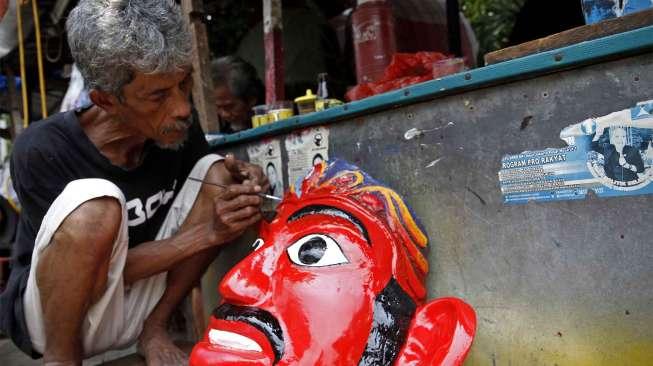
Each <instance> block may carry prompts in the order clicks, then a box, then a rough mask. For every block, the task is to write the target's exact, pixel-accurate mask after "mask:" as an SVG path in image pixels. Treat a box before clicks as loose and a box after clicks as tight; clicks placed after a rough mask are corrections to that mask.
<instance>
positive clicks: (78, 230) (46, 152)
mask: <svg viewBox="0 0 653 366" xmlns="http://www.w3.org/2000/svg"><path fill="white" fill-rule="evenodd" d="M66 28H67V29H66V30H67V33H68V44H69V45H70V48H71V53H72V55H73V57H74V59H75V62H76V64H77V65H78V67H79V69H80V71H81V73H82V75H83V77H84V80H85V81H86V83H87V87H88V89H89V97H90V99H91V101H92V102H93V105H91V106H89V107H87V108H85V109H80V110H71V111H69V112H65V113H59V114H56V115H54V116H52V117H50V118H48V119H47V120H45V121H41V122H37V123H34V124H32V125H31V126H30V127H29V128H28V129H26V130H25V131H24V132H23V134H22V135H21V136H20V137H19V138H18V139H17V141H16V144H15V146H14V151H13V159H12V164H11V167H12V178H13V182H14V185H15V188H16V191H17V193H18V197H19V199H20V202H21V204H22V207H23V211H22V214H21V217H20V223H19V227H18V232H17V238H16V243H15V246H14V251H13V253H14V262H13V268H12V273H11V278H10V280H9V283H8V286H7V289H6V290H5V291H4V292H3V293H2V297H0V328H2V329H3V331H5V332H6V333H7V334H8V335H10V336H11V337H12V339H13V341H14V342H15V343H16V344H17V345H18V346H19V347H20V348H21V349H22V350H23V351H25V352H26V353H28V354H30V355H32V356H33V357H38V356H39V354H42V355H43V358H44V360H43V361H44V363H45V364H46V365H81V364H82V359H84V358H87V357H90V356H93V355H96V354H100V353H103V352H105V351H107V350H112V349H118V348H124V347H127V346H129V345H131V344H133V343H135V342H136V341H138V344H139V349H140V351H141V353H142V354H143V355H144V357H145V359H146V361H147V364H148V365H162V364H165V365H184V364H186V363H187V357H186V355H185V354H184V353H182V351H181V350H179V349H178V348H176V347H175V346H174V344H173V343H172V341H171V339H170V337H169V336H168V334H167V330H166V327H167V322H168V319H169V317H170V315H171V313H172V311H173V310H174V308H175V307H176V306H177V305H178V304H179V302H180V301H181V300H182V299H183V297H184V296H185V295H186V294H187V293H188V292H189V291H190V289H191V288H192V286H193V285H194V284H195V283H196V282H197V281H198V280H199V278H200V276H201V275H202V273H203V272H204V270H205V269H206V268H207V266H208V265H209V263H211V262H212V261H213V259H214V258H215V256H216V255H217V253H218V250H219V249H220V246H221V245H223V244H225V243H227V242H230V241H232V240H233V239H235V238H236V237H238V236H239V235H240V234H241V233H242V232H243V231H244V230H245V229H246V228H248V227H250V226H251V225H253V224H254V223H256V222H257V221H258V220H259V219H260V217H261V216H260V210H259V206H260V203H261V199H260V197H259V196H258V194H257V193H258V192H260V191H261V190H267V189H268V183H267V179H266V178H265V177H264V175H263V173H262V171H261V169H260V168H257V167H255V166H252V165H249V164H246V163H244V162H240V161H237V160H235V159H234V158H233V157H227V158H226V159H223V158H222V157H220V156H218V155H213V154H208V152H209V148H208V145H207V143H206V140H205V139H204V135H203V132H202V131H201V129H200V127H199V125H198V123H197V122H195V121H193V118H192V117H191V105H190V103H189V97H190V90H191V66H190V60H191V38H190V33H189V31H188V29H187V24H185V22H184V20H183V17H182V14H181V11H180V8H179V6H178V5H177V4H176V3H175V1H174V0H112V1H106V0H82V1H80V2H79V3H78V4H77V5H76V7H75V8H74V9H73V10H72V11H71V13H70V15H69V17H68V20H67V23H66ZM189 177H192V178H194V179H203V180H206V181H210V182H213V183H218V184H222V185H225V186H227V187H226V189H225V188H221V187H217V186H212V185H202V184H201V183H198V182H196V181H191V180H189V179H188V178H189Z"/></svg>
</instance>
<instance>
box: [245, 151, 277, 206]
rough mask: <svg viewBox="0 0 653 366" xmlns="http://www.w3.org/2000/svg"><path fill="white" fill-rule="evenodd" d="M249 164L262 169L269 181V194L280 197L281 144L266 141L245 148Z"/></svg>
mask: <svg viewBox="0 0 653 366" xmlns="http://www.w3.org/2000/svg"><path fill="white" fill-rule="evenodd" d="M247 155H248V156H249V162H250V163H252V164H256V165H258V166H260V167H261V168H262V169H263V172H264V173H265V175H267V177H268V179H269V180H270V194H272V195H274V196H277V197H282V196H283V192H284V187H283V175H282V174H283V166H282V165H281V143H280V142H279V140H277V139H266V140H263V141H262V142H259V143H255V144H252V145H250V146H249V147H248V148H247Z"/></svg>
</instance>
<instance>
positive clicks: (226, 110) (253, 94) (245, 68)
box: [211, 56, 265, 133]
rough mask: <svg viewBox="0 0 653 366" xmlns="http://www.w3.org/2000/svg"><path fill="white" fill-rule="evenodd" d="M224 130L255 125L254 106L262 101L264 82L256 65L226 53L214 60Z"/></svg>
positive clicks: (218, 106) (219, 110)
mask: <svg viewBox="0 0 653 366" xmlns="http://www.w3.org/2000/svg"><path fill="white" fill-rule="evenodd" d="M211 75H212V77H213V86H214V87H215V105H216V107H217V109H218V117H219V119H220V132H221V133H234V132H238V131H242V130H246V129H248V128H251V127H252V115H253V112H252V107H254V106H255V105H257V104H259V103H262V102H263V100H264V98H265V96H264V94H265V88H264V87H263V83H262V82H261V80H260V79H259V78H258V75H257V74H256V69H254V67H253V66H252V65H250V64H248V63H247V62H245V61H244V60H243V59H241V58H240V57H238V56H226V57H221V58H218V59H216V60H214V61H213V62H212V63H211Z"/></svg>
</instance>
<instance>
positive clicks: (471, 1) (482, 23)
mask: <svg viewBox="0 0 653 366" xmlns="http://www.w3.org/2000/svg"><path fill="white" fill-rule="evenodd" d="M524 1H525V0H462V1H461V2H460V6H461V8H462V11H463V13H464V14H465V16H466V17H467V19H469V21H470V23H471V25H472V28H474V32H475V33H476V38H477V39H478V42H479V48H480V50H479V53H480V56H481V57H482V56H483V55H484V54H486V53H488V52H492V51H495V50H498V49H501V48H503V47H505V46H506V44H507V42H508V37H509V36H510V32H512V28H513V26H514V25H515V16H516V15H517V13H518V12H519V10H520V9H521V7H522V6H523V5H524Z"/></svg>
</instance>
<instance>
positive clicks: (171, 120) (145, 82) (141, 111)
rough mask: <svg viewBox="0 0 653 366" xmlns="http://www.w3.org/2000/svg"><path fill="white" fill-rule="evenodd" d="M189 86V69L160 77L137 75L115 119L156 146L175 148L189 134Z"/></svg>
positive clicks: (119, 103)
mask: <svg viewBox="0 0 653 366" xmlns="http://www.w3.org/2000/svg"><path fill="white" fill-rule="evenodd" d="M191 87H192V80H191V72H190V70H189V69H186V70H180V71H176V72H170V73H159V74H143V73H140V72H136V73H135V75H134V78H133V80H132V81H131V82H130V83H129V84H127V85H125V86H124V87H123V90H122V97H121V98H120V101H119V102H118V103H117V104H116V112H117V115H118V118H119V119H120V120H121V121H122V122H123V123H124V126H125V128H129V129H133V130H135V132H136V133H137V134H139V135H141V136H143V137H145V138H147V139H151V140H153V141H155V142H156V143H157V144H158V145H159V146H161V147H163V148H170V149H177V148H179V147H180V146H181V145H182V144H183V143H184V141H186V137H187V135H188V127H189V126H190V121H191V119H190V117H191V105H190V101H189V97H190V91H191Z"/></svg>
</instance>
